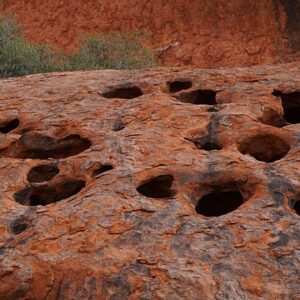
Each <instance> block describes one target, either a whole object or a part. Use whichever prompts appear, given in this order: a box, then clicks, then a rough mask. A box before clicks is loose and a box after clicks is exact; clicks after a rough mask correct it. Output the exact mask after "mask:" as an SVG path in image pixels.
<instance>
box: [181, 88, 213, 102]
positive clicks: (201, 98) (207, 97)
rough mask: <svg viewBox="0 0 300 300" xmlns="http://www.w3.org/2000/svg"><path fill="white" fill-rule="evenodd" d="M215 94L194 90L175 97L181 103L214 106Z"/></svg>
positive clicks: (208, 91)
mask: <svg viewBox="0 0 300 300" xmlns="http://www.w3.org/2000/svg"><path fill="white" fill-rule="evenodd" d="M216 95H217V93H216V92H215V91H212V90H196V91H192V92H188V93H183V94H181V95H178V96H176V98H177V99H178V100H180V101H181V102H186V103H192V104H196V105H215V104H217V101H216Z"/></svg>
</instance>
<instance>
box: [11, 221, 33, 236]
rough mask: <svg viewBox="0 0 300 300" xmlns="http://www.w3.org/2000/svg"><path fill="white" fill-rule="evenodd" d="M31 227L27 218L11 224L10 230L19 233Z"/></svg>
mask: <svg viewBox="0 0 300 300" xmlns="http://www.w3.org/2000/svg"><path fill="white" fill-rule="evenodd" d="M28 227H29V224H28V223H27V222H26V220H16V221H15V222H13V223H12V224H11V225H10V230H11V232H12V233H14V234H16V235H18V234H20V233H22V232H23V231H25V230H26V229H27V228H28Z"/></svg>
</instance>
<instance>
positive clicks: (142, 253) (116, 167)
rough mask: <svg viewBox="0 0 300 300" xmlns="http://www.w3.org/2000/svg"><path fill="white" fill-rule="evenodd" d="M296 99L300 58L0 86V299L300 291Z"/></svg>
mask: <svg viewBox="0 0 300 300" xmlns="http://www.w3.org/2000/svg"><path fill="white" fill-rule="evenodd" d="M174 81H175V83H174ZM188 81H190V82H188ZM183 88H187V89H183ZM170 89H171V90H172V91H173V92H174V93H169V90H170ZM180 89H181V90H180ZM195 91H198V92H195ZM203 91H204V92H203ZM140 93H142V95H141V96H139V97H135V98H133V97H134V96H138V95H139V94H140ZM215 93H216V94H215ZM299 93H300V68H299V63H292V64H285V65H278V66H265V67H264V66H262V67H253V68H244V69H243V68H236V69H219V70H200V69H191V70H186V69H179V68H177V69H175V68H174V69H155V70H149V71H143V72H138V71H130V72H121V71H110V70H108V71H99V72H85V73H82V72H75V73H54V74H42V75H32V76H27V77H23V78H20V79H8V80H2V81H0V107H1V118H0V131H1V132H3V133H0V149H1V150H0V156H1V158H0V186H1V200H0V279H1V280H0V299H39V300H40V299H205V300H206V299H300V298H299V295H300V286H299V282H300V281H299V280H300V278H299V275H300V271H299V270H300V268H299V267H300V260H299V258H300V243H299V238H300V234H299V226H300V215H299V214H300V209H299V204H300V198H299V194H300V180H299V178H300V160H299V151H300V124H299V122H300V120H299V115H300V114H298V115H293V112H295V111H297V110H298V111H299V106H300V99H299ZM103 95H105V96H106V97H109V98H106V97H104V96H103ZM195 95H196V96H195ZM215 95H216V97H214V96H215ZM111 97H123V98H126V99H119V98H111ZM181 101H185V102H187V103H184V102H181ZM282 101H283V104H284V105H282ZM188 102H192V103H188ZM214 102H216V104H214ZM195 103H197V104H195ZM201 103H208V104H201ZM289 105H292V110H291V111H290V112H288V108H289ZM283 107H284V109H285V110H284V109H283ZM284 112H285V114H286V115H285V117H284V118H283V117H282V116H283V113H284ZM292 117H293V118H292ZM285 119H289V120H291V121H292V122H293V123H294V124H288V123H287V122H286V121H285ZM18 120H19V122H18ZM201 148H202V149H201ZM204 149H206V150H204ZM213 149H215V150H213ZM218 149H219V150H218ZM241 152H243V153H244V154H242V153H241ZM251 155H253V156H255V157H256V158H257V159H255V158H254V157H253V156H251ZM265 161H270V162H265ZM149 180H152V181H150V182H149ZM222 191H223V192H224V193H223V194H218V193H220V192H222ZM209 193H213V194H210V196H209V197H210V200H209V201H210V203H208V204H207V203H206V205H208V206H211V205H210V204H211V203H214V205H212V206H211V207H210V208H209V209H210V210H211V213H212V214H214V213H216V214H220V216H218V217H214V216H205V214H206V213H207V211H205V205H204V202H203V204H202V202H201V201H202V200H201V201H199V200H200V199H204V198H205V196H207V195H208V194H209ZM217 194H218V195H217ZM216 195H217V196H216ZM69 196H71V197H69ZM203 197H204V198H203ZM224 197H225V198H224ZM239 197H240V198H241V199H243V200H242V202H243V201H244V203H240V202H239V201H240V200H239V199H238V198H239ZM63 198H66V199H63ZM216 199H217V200H218V199H219V202H216V203H215V201H217V200H216ZM59 200H61V201H59ZM233 201H237V205H236V207H237V208H236V209H235V210H233V211H231V212H229V213H227V214H223V213H224V211H225V210H226V209H229V210H230V207H229V206H230V205H231V204H232V205H233V204H234V203H233ZM297 201H298V202H297ZM198 203H199V205H198ZM30 204H31V205H30ZM38 204H43V205H38ZM45 204H48V205H45ZM233 206H235V204H234V205H233ZM196 207H197V211H198V212H200V213H197V211H196V209H195V208H196ZM232 209H233V208H232ZM232 209H231V210H232ZM297 212H298V214H297Z"/></svg>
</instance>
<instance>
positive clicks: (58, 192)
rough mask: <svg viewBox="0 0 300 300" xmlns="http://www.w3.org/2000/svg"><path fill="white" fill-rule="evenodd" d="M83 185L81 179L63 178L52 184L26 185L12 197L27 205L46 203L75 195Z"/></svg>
mask: <svg viewBox="0 0 300 300" xmlns="http://www.w3.org/2000/svg"><path fill="white" fill-rule="evenodd" d="M85 185H86V183H85V181H83V180H76V179H63V180H62V181H60V182H58V183H55V184H53V185H48V184H45V185H42V186H28V187H26V188H24V189H22V190H20V191H19V192H17V193H16V194H15V195H14V199H15V200H16V202H18V203H19V204H22V205H27V206H37V205H48V204H51V203H55V202H58V201H61V200H63V199H67V198H69V197H71V196H74V195H76V194H77V193H79V192H80V191H81V190H82V189H83V188H84V187H85Z"/></svg>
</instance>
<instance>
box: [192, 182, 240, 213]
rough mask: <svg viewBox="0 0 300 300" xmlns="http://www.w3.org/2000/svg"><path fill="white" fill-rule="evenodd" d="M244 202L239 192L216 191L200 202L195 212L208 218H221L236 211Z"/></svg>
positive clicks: (230, 190)
mask: <svg viewBox="0 0 300 300" xmlns="http://www.w3.org/2000/svg"><path fill="white" fill-rule="evenodd" d="M244 202H245V200H244V197H243V195H242V193H241V192H240V191H238V190H234V189H226V188H225V189H215V190H213V191H212V192H210V193H209V194H206V195H205V196H203V197H201V198H200V199H199V200H198V202H197V205H196V207H195V210H196V212H197V213H198V214H201V215H203V216H206V217H219V216H222V215H226V214H228V213H231V212H233V211H235V210H236V209H238V208H239V207H240V206H241V205H242V204H243V203H244Z"/></svg>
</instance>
